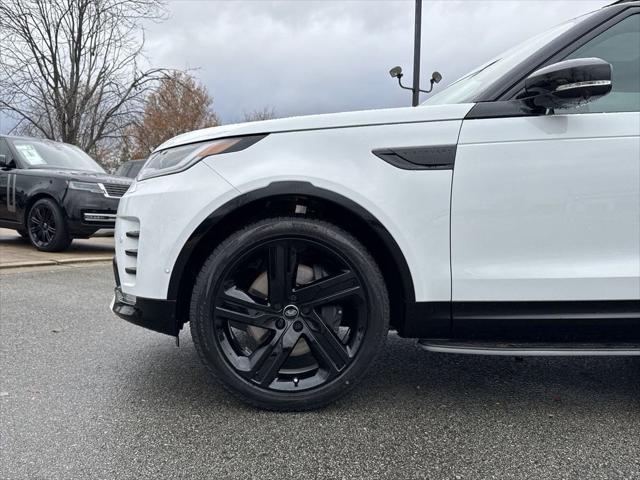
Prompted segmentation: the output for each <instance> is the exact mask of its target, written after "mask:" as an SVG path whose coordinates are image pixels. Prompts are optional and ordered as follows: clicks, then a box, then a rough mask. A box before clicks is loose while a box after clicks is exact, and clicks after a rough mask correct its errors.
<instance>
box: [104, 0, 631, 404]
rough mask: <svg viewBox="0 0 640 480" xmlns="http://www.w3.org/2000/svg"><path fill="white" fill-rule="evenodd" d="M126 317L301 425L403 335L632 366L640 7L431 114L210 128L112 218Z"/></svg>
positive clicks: (524, 54)
mask: <svg viewBox="0 0 640 480" xmlns="http://www.w3.org/2000/svg"><path fill="white" fill-rule="evenodd" d="M115 276H116V283H117V288H116V295H115V299H114V302H113V311H114V312H115V313H116V314H117V315H119V316H120V317H122V318H124V319H126V320H128V321H130V322H133V323H135V324H138V325H141V326H143V327H146V328H149V329H152V330H155V331H158V332H162V333H165V334H168V335H173V336H177V335H178V332H179V331H180V329H181V328H182V327H183V325H184V324H185V323H186V322H190V324H191V325H190V326H191V333H192V336H193V341H194V344H195V346H196V348H197V350H198V353H199V354H200V356H201V357H202V360H203V361H204V363H205V364H206V365H207V366H208V367H209V368H210V370H211V371H212V373H213V374H214V375H216V376H217V377H218V378H219V379H220V380H221V382H222V383H223V384H224V385H225V386H227V387H228V388H229V389H230V390H231V391H232V392H233V393H235V394H237V395H238V396H239V397H240V398H242V399H244V400H245V401H247V402H249V403H251V404H253V405H256V406H259V407H262V408H268V409H276V410H299V409H310V408H316V407H320V406H322V405H325V404H327V403H329V402H332V401H334V400H336V399H337V398H338V397H340V396H342V395H343V394H345V393H346V392H347V391H349V390H350V389H351V388H352V387H353V386H354V385H355V384H356V382H357V381H358V380H359V379H360V378H362V376H363V375H364V374H365V371H366V370H367V367H369V365H371V363H372V362H373V360H374V358H375V356H376V354H377V353H378V352H379V351H380V349H381V348H382V346H383V343H384V339H385V337H386V335H387V332H388V330H389V329H390V328H392V329H394V330H396V331H397V332H398V334H399V335H400V336H403V337H412V338H417V339H420V340H419V342H420V345H422V346H423V347H424V348H426V349H429V350H434V351H441V352H456V353H476V354H497V355H501V354H507V355H640V2H637V1H633V2H621V3H617V4H615V5H611V6H609V7H605V8H603V9H601V10H599V11H596V12H593V13H591V14H588V15H585V16H583V17H580V18H578V19H575V20H573V21H570V22H568V23H565V24H563V25H560V26H558V27H556V28H554V29H552V30H551V31H549V32H546V33H544V34H542V35H539V36H537V37H535V38H534V39H532V40H530V41H528V42H526V43H524V44H522V45H520V46H517V47H515V48H513V49H511V50H509V51H508V52H506V53H504V54H503V55H501V56H499V57H498V58H497V59H494V60H492V61H490V62H488V63H486V64H485V65H482V66H481V67H480V68H478V69H476V70H474V71H473V72H471V73H469V74H468V75H467V76H465V77H463V78H462V79H460V80H458V81H457V82H455V83H453V84H452V85H451V86H449V87H448V88H446V89H444V90H443V91H441V92H440V93H438V94H435V95H433V96H432V97H431V98H430V99H429V100H428V101H427V102H425V104H423V105H421V106H420V107H417V108H395V109H388V110H374V111H364V112H351V113H341V114H332V115H318V116H309V117H301V118H288V119H281V120H272V121H264V122H256V123H247V124H241V125H226V126H222V127H216V128H210V129H205V130H199V131H196V132H191V133H187V134H184V135H180V136H178V137H176V138H174V139H172V140H170V141H168V142H166V143H165V144H163V145H160V146H159V147H158V148H157V149H156V151H155V152H154V153H153V154H152V155H151V157H150V158H149V159H148V161H147V162H146V164H145V165H144V168H143V170H142V171H141V172H140V174H139V176H138V178H137V181H136V183H134V185H133V186H132V188H131V189H130V190H129V191H128V192H127V193H126V195H124V197H123V198H122V200H121V202H120V206H119V209H118V215H117V222H116V258H115Z"/></svg>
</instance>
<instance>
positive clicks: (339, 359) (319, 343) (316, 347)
mask: <svg viewBox="0 0 640 480" xmlns="http://www.w3.org/2000/svg"><path fill="white" fill-rule="evenodd" d="M309 323H311V324H312V326H313V327H314V328H308V330H307V332H306V334H305V337H307V343H308V344H309V347H310V348H311V350H312V351H313V354H314V356H315V357H316V360H318V362H319V363H322V364H323V365H324V367H325V368H326V369H327V370H328V371H329V373H331V374H333V375H336V374H338V373H339V372H341V371H342V370H343V369H344V368H345V367H346V366H347V365H348V363H349V361H350V358H351V356H350V355H349V352H348V351H347V348H346V347H345V345H344V344H343V343H342V342H341V341H340V339H339V338H338V337H337V336H336V334H335V332H334V331H333V330H332V329H331V328H329V327H328V326H327V324H326V323H325V322H324V320H323V319H322V318H321V317H320V315H318V314H317V313H315V312H313V314H312V316H311V319H310V320H309Z"/></svg>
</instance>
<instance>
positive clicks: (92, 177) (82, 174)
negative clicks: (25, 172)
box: [29, 168, 133, 185]
mask: <svg viewBox="0 0 640 480" xmlns="http://www.w3.org/2000/svg"><path fill="white" fill-rule="evenodd" d="M29 172H30V173H35V174H38V175H43V176H47V177H54V178H66V179H68V180H77V181H79V182H90V183H119V184H127V185H130V184H131V183H132V182H133V180H132V179H131V178H127V177H120V176H116V175H110V174H108V173H99V172H86V171H82V170H71V169H69V170H67V169H64V168H60V169H57V168H30V169H29Z"/></svg>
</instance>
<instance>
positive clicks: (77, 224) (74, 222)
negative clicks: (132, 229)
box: [62, 190, 120, 237]
mask: <svg viewBox="0 0 640 480" xmlns="http://www.w3.org/2000/svg"><path fill="white" fill-rule="evenodd" d="M119 202H120V199H119V198H113V197H105V196H103V195H100V194H96V193H92V192H84V191H80V190H67V193H66V195H65V197H64V199H63V201H62V206H63V208H64V211H65V213H66V214H67V221H68V225H69V230H70V233H71V235H72V236H74V237H76V236H77V237H82V236H88V235H91V234H92V233H93V232H95V231H96V230H98V229H100V228H114V226H115V220H116V212H117V210H118V203H119Z"/></svg>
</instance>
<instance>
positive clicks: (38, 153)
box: [8, 138, 105, 173]
mask: <svg viewBox="0 0 640 480" xmlns="http://www.w3.org/2000/svg"><path fill="white" fill-rule="evenodd" d="M8 140H9V142H11V144H12V145H13V147H14V148H15V150H16V152H18V155H19V156H20V159H21V160H22V161H23V162H24V163H25V164H26V165H27V168H65V169H71V170H82V171H85V172H99V173H105V171H104V170H103V169H102V167H101V166H100V165H98V164H97V163H96V162H95V160H93V159H92V158H91V157H90V156H89V155H87V154H86V153H84V152H83V151H82V150H80V149H79V148H78V147H75V146H73V145H69V144H66V143H59V142H53V141H51V140H37V139H26V138H10V139H8Z"/></svg>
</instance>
